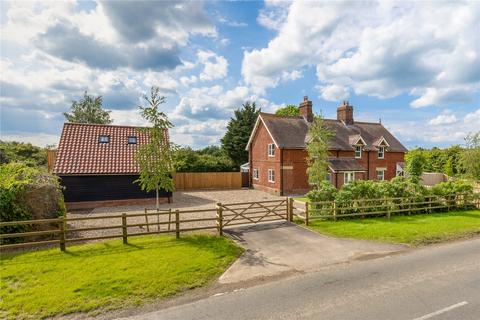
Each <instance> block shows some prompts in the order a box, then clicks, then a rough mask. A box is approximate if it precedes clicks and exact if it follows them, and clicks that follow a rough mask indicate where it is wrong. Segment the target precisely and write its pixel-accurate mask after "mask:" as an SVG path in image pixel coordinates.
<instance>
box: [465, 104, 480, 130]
mask: <svg viewBox="0 0 480 320" xmlns="http://www.w3.org/2000/svg"><path fill="white" fill-rule="evenodd" d="M463 121H464V122H465V123H467V124H472V125H474V126H476V128H475V129H476V130H478V127H479V126H480V109H477V111H474V112H471V113H468V114H467V115H466V116H465V118H464V119H463Z"/></svg>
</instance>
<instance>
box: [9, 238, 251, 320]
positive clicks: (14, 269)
mask: <svg viewBox="0 0 480 320" xmlns="http://www.w3.org/2000/svg"><path fill="white" fill-rule="evenodd" d="M241 251H242V249H240V248H239V247H237V246H235V245H234V244H233V243H232V242H231V241H229V240H227V239H226V238H222V237H213V236H206V235H198V236H188V237H187V236H185V237H182V238H181V239H179V240H176V239H175V238H172V237H170V236H154V237H143V238H132V239H129V244H128V245H123V244H122V242H121V240H120V241H117V240H114V241H108V242H103V243H96V244H88V245H79V246H72V247H70V248H67V252H63V253H62V252H61V251H60V250H59V249H58V248H55V249H49V250H41V251H31V252H28V253H23V254H2V257H1V264H0V272H1V273H0V274H1V285H0V297H1V299H3V300H2V301H0V310H1V313H0V318H2V319H3V318H10V319H39V318H44V317H48V316H53V315H62V314H68V313H72V312H87V311H93V310H94V311H93V313H97V312H100V311H105V310H110V309H115V308H119V307H122V306H128V305H138V304H141V303H143V302H145V301H148V300H152V299H156V298H164V297H168V296H171V295H174V294H176V293H178V292H181V291H184V290H186V289H190V288H195V287H198V286H201V285H204V284H206V283H208V282H209V281H211V280H213V279H214V278H216V277H217V276H219V275H220V274H221V273H222V272H223V271H224V270H225V269H226V268H227V267H228V266H229V265H230V264H231V263H232V262H233V261H234V260H235V259H236V257H238V255H239V254H240V253H241ZM98 308H100V309H98ZM96 309H98V310H96Z"/></svg>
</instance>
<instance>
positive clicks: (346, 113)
mask: <svg viewBox="0 0 480 320" xmlns="http://www.w3.org/2000/svg"><path fill="white" fill-rule="evenodd" d="M337 120H340V121H342V122H343V123H344V124H346V125H347V126H350V125H353V107H352V106H351V105H349V104H348V101H345V100H344V101H343V103H342V104H341V105H340V106H339V107H338V108H337Z"/></svg>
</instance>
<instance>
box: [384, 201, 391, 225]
mask: <svg viewBox="0 0 480 320" xmlns="http://www.w3.org/2000/svg"><path fill="white" fill-rule="evenodd" d="M383 201H384V203H385V206H386V207H387V218H388V220H390V216H391V213H390V205H389V204H388V200H387V197H385V198H384V199H383Z"/></svg>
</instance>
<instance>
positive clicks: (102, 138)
mask: <svg viewBox="0 0 480 320" xmlns="http://www.w3.org/2000/svg"><path fill="white" fill-rule="evenodd" d="M98 142H99V143H109V142H110V136H107V135H104V134H101V135H99V136H98Z"/></svg>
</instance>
